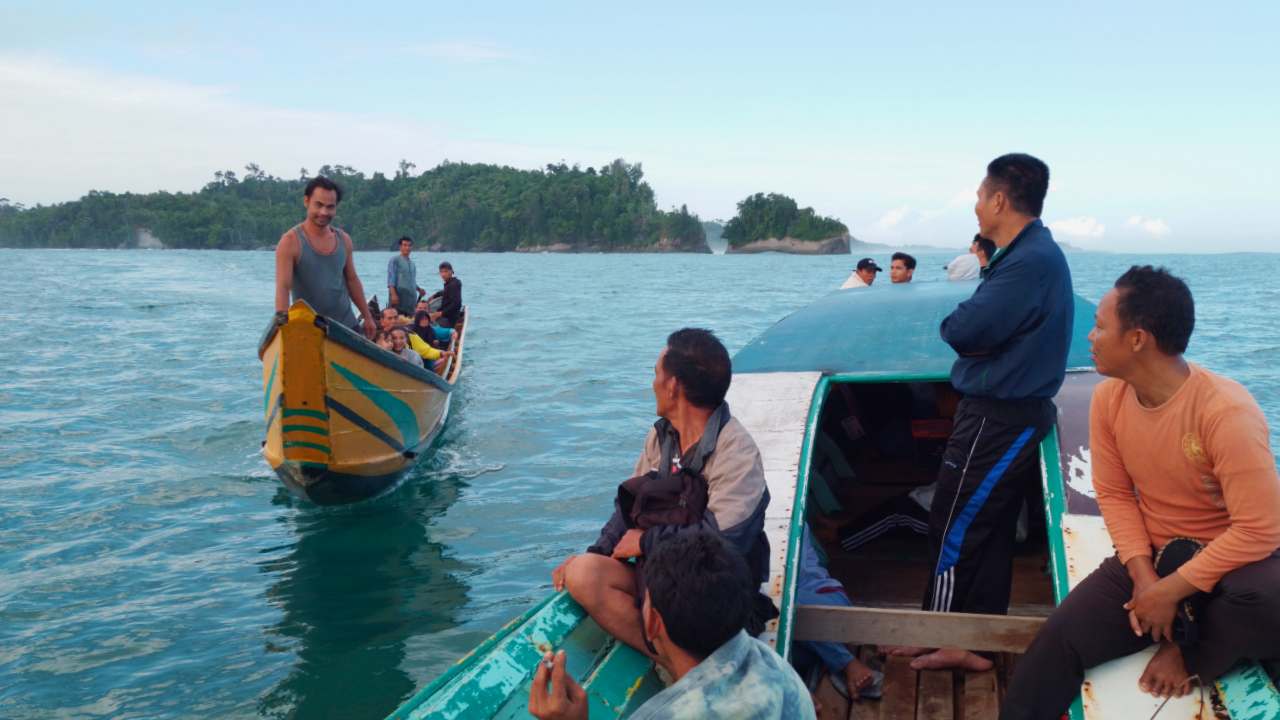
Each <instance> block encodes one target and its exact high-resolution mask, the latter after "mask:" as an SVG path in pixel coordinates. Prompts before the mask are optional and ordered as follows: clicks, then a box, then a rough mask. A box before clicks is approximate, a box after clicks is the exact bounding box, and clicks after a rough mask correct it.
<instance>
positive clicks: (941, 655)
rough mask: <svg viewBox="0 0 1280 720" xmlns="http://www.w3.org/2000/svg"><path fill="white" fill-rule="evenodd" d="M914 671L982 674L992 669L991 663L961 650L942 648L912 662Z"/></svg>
mask: <svg viewBox="0 0 1280 720" xmlns="http://www.w3.org/2000/svg"><path fill="white" fill-rule="evenodd" d="M911 669H912V670H964V671H966V672H982V671H984V670H990V669H991V661H990V660H988V659H986V658H984V657H982V656H980V655H974V654H973V653H971V652H969V651H968V650H961V649H960V648H942V649H941V650H934V651H933V652H931V653H929V654H928V655H921V656H920V657H918V658H916V659H915V660H912V661H911Z"/></svg>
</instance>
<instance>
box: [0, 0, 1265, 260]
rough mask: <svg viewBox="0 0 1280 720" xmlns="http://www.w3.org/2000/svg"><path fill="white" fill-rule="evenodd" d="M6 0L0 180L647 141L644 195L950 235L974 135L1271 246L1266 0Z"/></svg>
mask: <svg viewBox="0 0 1280 720" xmlns="http://www.w3.org/2000/svg"><path fill="white" fill-rule="evenodd" d="M187 5H188V4H175V3H171V2H163V3H162V2H132V3H88V2H85V3H59V2H12V1H11V0H0V17H2V18H3V25H4V28H5V31H4V39H3V40H2V41H0V98H2V99H3V100H2V102H0V196H3V197H8V198H10V199H11V200H13V201H16V202H22V203H26V204H28V205H30V204H36V203H45V204H48V203H53V202H62V201H66V200H72V199H75V198H78V197H80V196H81V195H83V194H84V193H86V192H88V191H89V190H91V189H99V190H111V191H116V192H123V191H134V192H150V191H154V190H161V189H163V190H171V191H190V190H195V189H198V188H199V187H201V186H202V185H203V184H204V183H206V182H208V181H209V180H211V179H212V177H213V173H214V172H215V171H217V170H222V169H234V170H236V171H237V172H242V171H243V167H244V165H246V164H247V163H250V162H255V163H258V164H259V165H261V166H262V168H263V169H264V170H265V171H267V172H269V173H271V174H274V175H280V176H286V177H294V176H296V175H297V174H298V172H299V170H300V168H309V169H311V170H313V171H314V170H315V169H316V168H318V167H320V166H321V165H324V164H344V165H351V166H353V167H355V168H357V169H359V170H363V171H365V172H366V173H371V172H373V171H376V170H381V171H383V172H386V173H388V174H390V173H391V172H393V171H394V169H395V167H396V164H397V162H398V161H399V160H400V159H401V158H405V159H408V160H410V161H412V162H414V163H416V164H417V166H418V170H419V171H421V170H424V169H427V168H429V167H432V166H434V165H436V164H437V163H439V162H440V161H441V160H443V159H446V158H447V159H450V160H455V161H467V162H492V163H499V164H505V165H512V166H515V167H523V168H537V167H542V166H544V165H545V164H547V163H551V162H559V161H561V160H563V161H565V162H568V163H570V164H573V163H581V164H583V165H596V166H599V165H603V164H605V163H607V162H608V161H609V160H611V159H613V158H615V157H622V158H625V159H627V160H628V161H631V162H640V163H642V164H643V167H644V170H645V174H646V177H647V178H648V180H649V182H650V183H651V184H652V186H653V188H654V190H655V192H656V193H657V197H658V201H659V204H660V205H662V206H664V207H670V206H678V205H680V204H682V203H683V204H687V205H688V206H689V208H690V210H692V211H695V212H697V213H699V214H700V215H701V216H702V217H703V218H706V219H712V218H726V219H727V218H728V217H730V216H732V215H733V212H734V205H735V203H736V202H737V201H739V200H741V199H742V198H743V197H745V196H747V195H749V194H751V193H754V192H782V193H786V194H788V195H791V196H792V197H794V198H796V200H797V201H798V202H799V203H800V204H801V205H812V206H813V207H814V208H815V209H817V210H818V211H819V212H820V213H823V214H828V215H833V216H836V217H838V218H840V219H841V220H843V221H844V222H845V223H846V224H847V225H848V226H849V228H850V230H851V232H852V233H853V234H854V236H855V237H858V238H860V239H862V240H867V241H872V242H884V243H904V244H905V243H912V244H928V245H940V246H947V245H951V246H955V247H957V248H963V247H964V246H965V245H966V243H967V240H968V238H969V237H971V235H972V233H973V232H974V229H975V228H974V225H975V223H974V219H973V213H972V205H973V196H974V195H973V193H974V189H975V188H976V186H977V184H978V182H979V181H980V180H981V177H982V174H983V171H984V168H985V165H986V163H987V161H989V160H990V159H991V158H992V157H994V156H996V155H999V154H1001V153H1003V152H1008V151H1025V152H1030V153H1033V154H1035V155H1037V156H1039V157H1041V158H1042V159H1044V160H1045V161H1046V162H1048V163H1049V165H1050V168H1051V170H1052V174H1053V181H1052V185H1051V189H1050V193H1049V197H1048V200H1047V202H1046V208H1045V213H1044V217H1045V220H1046V222H1048V223H1049V224H1050V225H1051V227H1053V228H1054V230H1055V234H1056V235H1057V237H1058V238H1059V239H1060V240H1065V241H1067V242H1070V243H1072V244H1074V245H1078V246H1081V247H1085V248H1091V249H1111V250H1127V251H1139V252H1142V251H1150V252H1197V251H1200V252H1209V251H1224V250H1273V251H1280V233H1277V232H1276V231H1275V228H1274V226H1273V225H1272V222H1274V221H1273V220H1272V219H1271V218H1270V217H1269V216H1268V215H1267V212H1268V211H1269V210H1270V209H1271V208H1272V207H1273V206H1274V202H1275V198H1276V197H1278V196H1280V171H1278V170H1277V168H1278V167H1280V142H1278V141H1277V138H1276V130H1277V119H1278V118H1280V112H1278V111H1280V91H1278V90H1277V87H1278V86H1280V83H1277V80H1276V78H1277V77H1280V49H1278V48H1280V41H1278V40H1277V37H1280V36H1278V35H1277V32H1278V31H1277V28H1280V4H1278V3H1274V2H1256V3H1221V4H1211V3H1196V4H1188V5H1186V6H1185V7H1179V6H1175V5H1174V4H1171V3H1167V2H1165V3H1146V2H1143V3H1070V4H1067V3H1061V4H1058V3H1051V4H1046V3H1034V2H1025V1H1024V2H1022V3H1016V4H1015V3H1004V4H989V3H979V4H958V3H931V6H929V7H926V6H925V5H924V4H919V5H917V4H905V5H903V6H902V7H891V6H890V5H891V4H887V3H877V4H875V6H874V7H858V6H856V5H855V4H854V3H848V2H836V3H813V4H808V3H799V4H781V3H769V4H761V5H759V6H756V7H753V4H751V3H742V2H733V3H730V2H702V3H693V2H684V3H665V2H650V3H642V4H635V5H630V6H625V7H624V6H621V5H619V4H616V3H599V2H593V3H588V2H574V3H567V2H566V3H527V2H526V3H492V4H487V3H484V4H482V3H467V4H463V3H458V4H449V5H445V4H443V3H409V2H393V3H383V4H379V5H378V7H376V8H372V7H362V6H360V5H358V4H351V3H326V2H311V3H289V4H287V6H286V4H285V3H248V2H246V3H218V4H216V5H215V4H207V5H206V4H189V6H187Z"/></svg>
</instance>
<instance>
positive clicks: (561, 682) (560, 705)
mask: <svg viewBox="0 0 1280 720" xmlns="http://www.w3.org/2000/svg"><path fill="white" fill-rule="evenodd" d="M564 664H565V655H564V651H563V650H561V651H560V652H558V653H556V654H555V655H554V656H552V654H551V653H547V654H545V655H543V656H542V662H539V663H538V671H537V672H535V673H534V674H533V686H532V687H530V688H529V714H530V715H532V716H534V717H536V718H538V720H587V694H586V693H585V692H584V691H583V690H582V686H581V685H579V684H578V683H577V681H576V680H574V679H573V678H572V677H570V676H569V675H568V674H567V673H566V672H565V670H564ZM548 668H550V669H548ZM548 675H550V676H551V677H550V679H551V689H550V691H548V689H547V676H548Z"/></svg>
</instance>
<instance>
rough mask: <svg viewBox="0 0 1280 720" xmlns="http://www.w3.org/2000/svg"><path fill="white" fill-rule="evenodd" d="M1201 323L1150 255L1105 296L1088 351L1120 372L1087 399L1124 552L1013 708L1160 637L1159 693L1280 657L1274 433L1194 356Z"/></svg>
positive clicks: (1092, 445)
mask: <svg viewBox="0 0 1280 720" xmlns="http://www.w3.org/2000/svg"><path fill="white" fill-rule="evenodd" d="M1194 327H1195V304H1194V301H1193V300H1192V297H1191V291H1190V290H1189V289H1188V288H1187V286H1186V284H1185V283H1183V282H1182V281H1181V280H1179V279H1178V278H1176V277H1174V276H1173V275H1171V274H1169V272H1168V271H1166V270H1164V269H1155V268H1153V267H1151V266H1150V265H1147V266H1143V267H1138V266H1134V267H1131V268H1130V269H1129V271H1128V272H1126V273H1125V274H1124V275H1121V276H1120V279H1119V280H1117V281H1116V283H1115V287H1113V288H1112V289H1111V290H1110V291H1108V292H1107V294H1106V295H1105V296H1104V297H1103V298H1102V301H1101V302H1099V303H1098V311H1097V315H1096V318H1095V323H1094V328H1093V331H1092V332H1090V333H1089V343H1090V352H1091V354H1092V355H1093V359H1094V364H1095V365H1096V366H1097V369H1098V373H1099V374H1101V375H1105V376H1107V377H1108V379H1107V380H1104V381H1103V382H1101V383H1099V384H1098V386H1097V387H1096V388H1095V389H1094V391H1093V400H1092V402H1091V403H1090V406H1089V450H1090V457H1091V463H1090V464H1091V466H1092V471H1093V486H1094V489H1095V491H1096V492H1097V499H1098V507H1099V508H1100V509H1101V510H1102V519H1103V521H1104V522H1105V523H1106V525H1107V532H1108V533H1109V534H1110V536H1111V540H1112V542H1113V544H1114V545H1115V548H1116V554H1115V555H1112V556H1111V557H1108V558H1107V559H1106V560H1105V561H1103V563H1102V565H1101V566H1099V567H1098V569H1096V570H1094V571H1093V572H1092V573H1091V574H1090V575H1089V576H1088V577H1086V578H1085V579H1084V580H1082V581H1081V582H1080V584H1079V585H1077V586H1076V587H1075V588H1074V589H1073V590H1072V591H1071V592H1070V593H1069V594H1068V595H1067V597H1066V598H1065V599H1063V601H1062V604H1061V605H1059V606H1058V608H1057V609H1056V610H1054V612H1053V614H1052V615H1051V616H1050V617H1049V620H1048V621H1047V622H1046V623H1045V625H1044V627H1043V628H1041V630H1040V632H1039V633H1038V634H1037V635H1036V639H1035V640H1034V641H1033V642H1032V643H1031V647H1029V648H1027V652H1026V654H1025V655H1023V656H1022V659H1021V660H1020V661H1019V662H1018V666H1017V669H1016V671H1015V673H1014V676H1013V680H1012V683H1011V684H1010V686H1009V692H1008V694H1007V695H1006V697H1005V702H1004V707H1003V708H1002V710H1001V715H1000V717H1001V718H1005V719H1006V720H1020V719H1027V720H1032V719H1035V718H1045V719H1048V718H1054V719H1056V718H1058V717H1060V716H1061V715H1062V713H1064V712H1066V710H1067V708H1068V707H1069V706H1070V705H1071V702H1072V701H1073V700H1074V699H1075V697H1076V696H1077V695H1078V694H1079V693H1080V685H1081V682H1082V681H1083V680H1084V671H1085V670H1086V669H1088V668H1091V667H1094V666H1096V665H1099V664H1101V663H1103V662H1106V661H1108V660H1111V659H1113V658H1117V657H1121V656H1124V655H1129V654H1131V653H1134V652H1137V651H1139V650H1141V649H1143V648H1145V647H1148V646H1150V645H1151V644H1152V643H1153V642H1159V643H1160V647H1159V649H1158V650H1157V651H1156V654H1155V656H1154V657H1152V658H1151V660H1150V662H1148V664H1147V667H1146V670H1144V671H1143V673H1142V676H1141V678H1140V679H1139V680H1138V685H1139V687H1140V688H1141V689H1142V690H1143V691H1145V692H1148V693H1151V694H1153V695H1157V696H1161V697H1170V696H1181V695H1185V694H1187V693H1188V692H1190V690H1191V677H1190V674H1191V673H1194V674H1195V675H1197V676H1198V679H1199V683H1200V685H1202V686H1204V685H1209V684H1211V683H1212V682H1213V681H1214V680H1216V679H1217V678H1218V677H1219V676H1220V675H1222V674H1223V673H1225V672H1226V671H1227V670H1228V669H1230V668H1231V666H1232V665H1234V664H1235V663H1236V662H1237V661H1239V660H1241V659H1246V658H1247V659H1251V660H1263V659H1270V658H1276V657H1280V552H1278V551H1277V548H1278V547H1280V479H1277V477H1276V465H1275V456H1274V455H1273V454H1272V452H1271V444H1270V437H1271V436H1270V432H1269V431H1268V430H1267V421H1266V418H1265V417H1264V416H1263V414H1262V410H1261V409H1259V408H1258V404H1257V403H1256V402H1255V401H1254V399H1253V397H1252V396H1251V395H1249V391H1247V390H1245V389H1244V388H1243V387H1241V386H1240V385H1239V384H1238V383H1236V382H1234V381H1232V380H1228V379H1227V378H1224V377H1220V376H1218V375H1215V374H1214V373H1211V372H1209V371H1208V370H1205V369H1203V368H1201V367H1199V366H1198V365H1193V364H1191V363H1188V362H1187V361H1186V360H1185V359H1183V356H1182V354H1183V353H1184V352H1185V351H1186V349H1187V343H1188V341H1189V340H1190V338H1191V332H1192V330H1193V329H1194ZM1153 557H1154V558H1155V560H1154V561H1153ZM1179 563H1180V564H1179ZM1188 599H1190V605H1191V612H1189V613H1188V612H1187V610H1186V609H1185V608H1183V607H1181V606H1182V604H1183V603H1184V602H1187V601H1188ZM1188 620H1190V622H1188Z"/></svg>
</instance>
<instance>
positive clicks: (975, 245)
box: [942, 233, 996, 280]
mask: <svg viewBox="0 0 1280 720" xmlns="http://www.w3.org/2000/svg"><path fill="white" fill-rule="evenodd" d="M995 251H996V244H995V243H993V242H991V241H990V240H988V239H987V238H984V237H982V234H981V233H974V235H973V241H972V242H970V243H969V251H968V252H966V253H965V254H963V255H957V256H956V257H955V259H954V260H952V261H951V262H949V263H947V264H946V265H943V266H942V269H943V270H946V271H947V279H948V280H977V279H978V277H979V276H980V275H981V274H982V268H984V267H986V266H987V261H988V260H989V259H990V258H991V256H992V255H993V254H995Z"/></svg>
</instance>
